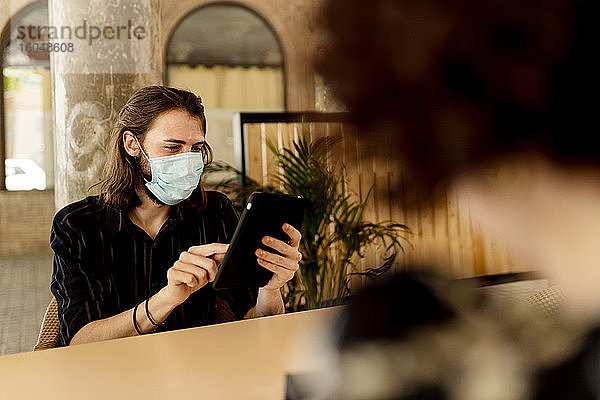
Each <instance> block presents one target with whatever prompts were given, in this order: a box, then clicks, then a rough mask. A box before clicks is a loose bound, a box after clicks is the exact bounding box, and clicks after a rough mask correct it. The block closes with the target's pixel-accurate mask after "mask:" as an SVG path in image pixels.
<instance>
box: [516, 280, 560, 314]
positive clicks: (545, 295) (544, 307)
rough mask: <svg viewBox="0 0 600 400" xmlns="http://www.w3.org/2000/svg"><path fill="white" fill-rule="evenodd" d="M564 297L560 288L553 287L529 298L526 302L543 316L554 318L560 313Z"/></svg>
mask: <svg viewBox="0 0 600 400" xmlns="http://www.w3.org/2000/svg"><path fill="white" fill-rule="evenodd" d="M564 297H565V296H564V293H563V291H562V289H561V287H560V286H558V285H554V286H550V287H548V288H546V289H544V290H540V291H539V292H537V293H535V294H533V295H531V296H529V297H528V298H527V299H526V301H527V302H528V303H529V304H531V305H532V306H534V307H536V308H537V309H538V310H540V311H542V312H544V313H545V314H547V315H549V316H552V317H555V316H557V315H558V314H559V313H560V308H561V307H560V306H561V304H562V303H563V300H564Z"/></svg>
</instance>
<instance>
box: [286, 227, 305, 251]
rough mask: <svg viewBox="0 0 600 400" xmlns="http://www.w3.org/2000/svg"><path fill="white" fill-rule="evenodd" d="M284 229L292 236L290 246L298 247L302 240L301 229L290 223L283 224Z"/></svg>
mask: <svg viewBox="0 0 600 400" xmlns="http://www.w3.org/2000/svg"><path fill="white" fill-rule="evenodd" d="M282 229H283V231H284V232H285V233H286V234H287V235H288V236H289V237H290V246H292V247H296V248H298V246H299V245H300V240H302V234H301V233H300V231H299V230H298V229H296V228H294V227H293V226H292V225H290V224H283V226H282Z"/></svg>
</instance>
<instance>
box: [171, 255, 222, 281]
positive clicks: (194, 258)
mask: <svg viewBox="0 0 600 400" xmlns="http://www.w3.org/2000/svg"><path fill="white" fill-rule="evenodd" d="M179 260H180V261H183V262H184V263H186V264H191V265H194V266H198V267H200V268H204V269H205V270H206V271H207V272H208V275H209V280H210V282H212V281H213V280H214V278H215V275H216V274H217V263H216V262H215V260H213V259H212V258H208V257H204V256H198V255H195V254H192V253H190V252H188V251H184V252H183V253H181V254H180V255H179Z"/></svg>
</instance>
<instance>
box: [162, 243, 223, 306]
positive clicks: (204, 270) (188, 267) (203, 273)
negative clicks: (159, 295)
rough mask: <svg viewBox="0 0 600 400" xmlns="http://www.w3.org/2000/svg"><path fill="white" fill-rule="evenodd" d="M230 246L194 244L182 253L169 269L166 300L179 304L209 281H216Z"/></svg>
mask: <svg viewBox="0 0 600 400" xmlns="http://www.w3.org/2000/svg"><path fill="white" fill-rule="evenodd" d="M228 247H229V245H228V244H222V243H211V244H205V245H202V246H192V247H190V248H189V249H188V251H184V252H183V253H181V254H180V255H179V260H177V261H175V263H174V264H173V266H172V267H171V268H169V270H168V271H167V279H168V284H167V286H166V287H165V298H164V300H166V301H169V302H170V303H171V304H173V305H175V306H177V305H179V304H181V303H183V302H184V301H186V300H187V298H188V297H189V296H190V295H191V294H192V293H194V292H195V291H197V290H199V289H201V288H202V287H204V286H205V285H206V284H207V283H208V282H212V281H214V280H215V276H216V275H217V270H218V268H219V266H220V265H221V262H222V261H223V257H225V253H226V252H227V248H228Z"/></svg>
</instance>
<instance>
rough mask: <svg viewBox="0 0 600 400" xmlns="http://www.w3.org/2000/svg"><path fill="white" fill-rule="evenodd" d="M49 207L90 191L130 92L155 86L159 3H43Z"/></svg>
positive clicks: (60, 0) (56, 0)
mask: <svg viewBox="0 0 600 400" xmlns="http://www.w3.org/2000/svg"><path fill="white" fill-rule="evenodd" d="M49 6H50V9H49V13H50V29H49V31H48V35H49V36H50V40H51V43H52V44H53V49H52V52H51V59H50V63H51V70H52V77H53V105H54V150H55V172H54V173H55V204H56V209H57V210H58V209H60V208H62V207H63V206H65V205H66V204H68V203H71V202H73V201H76V200H80V199H82V198H84V197H86V196H88V195H90V194H95V193H92V192H89V191H88V189H89V187H90V186H91V185H92V184H94V183H96V182H97V181H98V180H99V177H100V174H101V171H102V167H103V165H104V160H105V149H106V146H107V139H108V136H109V133H110V130H111V128H112V126H113V123H114V121H115V119H116V117H117V115H118V113H119V110H120V109H121V107H122V106H123V104H125V102H126V101H127V99H128V98H129V97H130V96H131V95H132V94H133V92H134V91H135V90H137V89H139V88H141V87H143V86H147V85H153V84H162V76H163V74H162V68H163V46H162V43H161V35H160V26H161V23H160V15H161V13H160V1H159V0H116V1H111V2H104V1H95V0H69V1H63V0H50V3H49Z"/></svg>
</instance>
